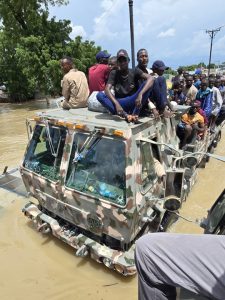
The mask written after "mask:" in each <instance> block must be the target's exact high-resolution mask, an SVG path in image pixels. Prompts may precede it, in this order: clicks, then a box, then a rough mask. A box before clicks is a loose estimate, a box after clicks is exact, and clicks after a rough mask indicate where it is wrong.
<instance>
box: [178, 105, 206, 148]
mask: <svg viewBox="0 0 225 300" xmlns="http://www.w3.org/2000/svg"><path fill="white" fill-rule="evenodd" d="M204 131H205V123H204V118H203V116H201V115H200V114H199V113H198V112H197V107H196V106H191V107H190V109H189V111H188V112H187V113H186V114H184V115H183V116H182V117H181V121H180V123H179V124H178V126H177V135H178V137H179V139H180V148H183V147H184V146H185V145H186V144H187V143H191V142H192V141H193V140H194V139H195V138H196V137H197V135H198V134H199V133H203V132H204Z"/></svg>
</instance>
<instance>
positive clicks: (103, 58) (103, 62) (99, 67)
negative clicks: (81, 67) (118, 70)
mask: <svg viewBox="0 0 225 300" xmlns="http://www.w3.org/2000/svg"><path fill="white" fill-rule="evenodd" d="M109 57H110V54H108V53H106V52H105V51H100V52H98V53H97V55H96V61H97V64H95V65H94V66H92V67H90V69H89V72H88V83H89V90H90V94H91V93H92V92H94V91H98V92H100V91H104V89H105V85H106V82H107V80H108V76H109V72H110V68H109V66H108V60H109Z"/></svg>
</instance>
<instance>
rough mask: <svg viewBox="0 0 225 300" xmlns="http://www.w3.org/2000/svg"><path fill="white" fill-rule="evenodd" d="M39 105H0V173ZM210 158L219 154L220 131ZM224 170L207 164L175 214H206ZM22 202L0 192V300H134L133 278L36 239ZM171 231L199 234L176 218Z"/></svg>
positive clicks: (224, 143)
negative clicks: (217, 142) (176, 220)
mask: <svg viewBox="0 0 225 300" xmlns="http://www.w3.org/2000/svg"><path fill="white" fill-rule="evenodd" d="M46 108H47V106H46V103H45V102H31V103H29V104H23V105H8V104H0V173H2V171H3V169H4V167H5V166H6V165H7V166H8V167H9V168H13V167H15V166H18V165H19V163H20V162H21V160H22V157H23V154H24V151H25V147H26V144H27V134H26V126H25V119H26V118H29V117H32V116H34V113H35V111H36V110H37V111H40V110H45V109H46ZM216 153H217V154H220V155H225V131H224V132H223V135H222V140H221V141H220V143H219V145H218V147H217V149H216ZM224 171H225V165H224V164H223V163H221V162H219V161H216V160H213V159H211V160H210V162H209V163H208V164H207V165H206V168H205V169H200V170H199V174H198V177H197V182H196V184H195V186H194V188H193V190H192V192H191V194H190V196H189V197H188V199H187V202H186V203H184V204H183V207H182V209H181V211H180V213H181V215H182V216H184V217H185V218H188V219H192V220H196V219H201V218H202V217H204V216H205V215H206V211H207V209H209V208H210V207H211V205H212V203H213V202H214V200H215V199H216V198H217V197H218V195H219V194H220V193H221V191H222V190H223V189H224V187H225V185H224V183H225V172H224ZM27 201H28V199H27V198H25V197H22V196H18V195H16V194H12V193H9V192H7V191H4V190H0V299H2V300H20V299H21V300H22V299H23V300H24V299H33V300H42V299H43V300H44V299H50V300H64V299H67V300H70V299H76V300H81V299H82V300H83V299H87V300H101V299H107V300H111V299H113V300H114V299H116V300H122V299H129V300H135V299H137V277H130V278H124V277H121V276H120V275H117V274H116V273H115V272H112V271H109V270H108V269H106V268H105V267H104V266H103V265H100V264H98V263H96V262H94V261H92V260H90V259H88V258H85V259H82V258H78V257H76V256H75V254H74V251H73V249H72V248H70V247H69V246H67V245H65V244H64V243H63V242H61V241H58V240H57V239H55V238H54V237H52V236H45V237H43V236H42V235H41V234H38V233H37V232H36V231H35V230H34V228H33V227H32V225H31V223H30V222H29V221H28V220H27V218H25V217H24V216H23V214H22V213H21V208H22V207H23V205H24V204H25V203H26V202H27ZM171 232H183V233H192V232H193V233H201V232H202V230H201V229H200V228H199V227H198V226H197V225H195V224H193V223H190V222H187V221H184V220H182V219H180V220H179V221H178V222H177V223H176V224H175V225H174V226H173V227H172V228H171Z"/></svg>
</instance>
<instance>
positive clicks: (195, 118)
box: [181, 112, 205, 125]
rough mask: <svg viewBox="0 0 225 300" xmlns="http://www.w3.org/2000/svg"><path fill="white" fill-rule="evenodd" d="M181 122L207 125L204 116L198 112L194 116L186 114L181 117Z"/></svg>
mask: <svg viewBox="0 0 225 300" xmlns="http://www.w3.org/2000/svg"><path fill="white" fill-rule="evenodd" d="M181 121H182V122H184V123H185V124H188V125H193V124H195V123H200V124H203V125H204V124H205V123H204V118H203V116H201V115H200V114H199V113H198V112H196V113H195V114H194V115H193V116H191V115H189V114H184V115H183V116H182V117H181Z"/></svg>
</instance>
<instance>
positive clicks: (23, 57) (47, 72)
mask: <svg viewBox="0 0 225 300" xmlns="http://www.w3.org/2000/svg"><path fill="white" fill-rule="evenodd" d="M66 3H67V1H63V0H59V1H53V0H48V1H47V0H46V1H44V0H29V1H25V0H8V1H3V0H0V18H1V21H2V27H1V30H0V54H1V55H0V66H1V75H2V78H4V81H6V82H7V88H8V91H9V94H10V96H11V99H12V100H13V101H22V100H27V99H29V98H32V97H33V96H34V93H35V91H36V90H37V89H38V90H40V91H42V92H44V93H45V94H58V93H59V92H60V90H61V88H60V79H61V77H62V74H61V71H60V66H59V59H60V58H62V57H63V56H65V55H69V56H71V57H73V58H75V59H74V61H75V64H76V66H77V68H78V69H80V70H82V71H84V72H86V71H87V69H88V67H89V66H90V65H91V64H93V63H94V62H95V54H96V53H97V52H98V51H99V49H100V47H96V46H95V45H94V42H89V41H84V42H83V41H82V38H81V37H77V38H76V39H75V40H74V41H73V40H71V39H70V36H69V35H70V33H71V31H72V28H71V26H70V21H69V20H60V21H56V20H55V18H52V19H50V20H49V13H48V6H49V5H50V4H51V5H62V4H66Z"/></svg>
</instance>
